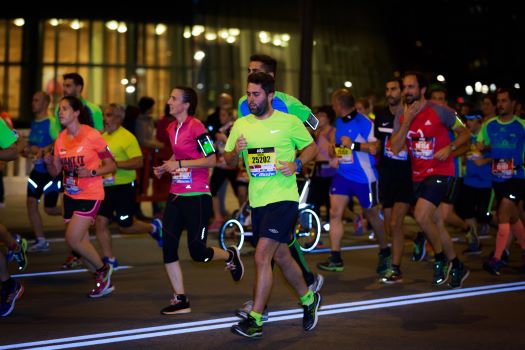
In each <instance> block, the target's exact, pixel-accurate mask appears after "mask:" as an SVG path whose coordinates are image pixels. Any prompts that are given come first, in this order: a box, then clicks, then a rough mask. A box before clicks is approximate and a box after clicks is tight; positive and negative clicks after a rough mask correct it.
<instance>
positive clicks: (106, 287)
mask: <svg viewBox="0 0 525 350" xmlns="http://www.w3.org/2000/svg"><path fill="white" fill-rule="evenodd" d="M112 273H113V266H111V265H110V264H105V265H104V268H103V269H102V271H97V272H95V276H96V277H95V288H93V289H92V290H91V291H90V292H89V293H88V297H90V298H101V297H103V296H105V295H108V294H110V293H111V292H113V291H114V290H115V287H114V286H113V285H112V284H111V274H112Z"/></svg>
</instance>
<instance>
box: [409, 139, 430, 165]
mask: <svg viewBox="0 0 525 350" xmlns="http://www.w3.org/2000/svg"><path fill="white" fill-rule="evenodd" d="M410 142H411V146H412V156H413V157H414V158H417V159H426V160H430V159H433V158H434V146H435V143H436V139H435V138H434V137H420V138H417V139H412V140H411V141H410Z"/></svg>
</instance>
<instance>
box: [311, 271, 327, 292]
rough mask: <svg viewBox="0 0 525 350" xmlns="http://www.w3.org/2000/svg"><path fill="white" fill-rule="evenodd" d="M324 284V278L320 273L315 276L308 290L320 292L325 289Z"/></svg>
mask: <svg viewBox="0 0 525 350" xmlns="http://www.w3.org/2000/svg"><path fill="white" fill-rule="evenodd" d="M323 284H324V277H323V275H321V274H320V273H316V274H314V281H313V282H312V283H311V284H309V285H308V289H309V290H311V291H312V292H314V293H317V292H318V291H320V290H321V288H323Z"/></svg>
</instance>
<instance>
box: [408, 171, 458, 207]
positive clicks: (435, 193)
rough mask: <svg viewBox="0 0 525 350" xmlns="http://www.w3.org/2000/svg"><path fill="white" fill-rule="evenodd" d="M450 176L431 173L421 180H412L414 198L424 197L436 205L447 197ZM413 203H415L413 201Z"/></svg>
mask: <svg viewBox="0 0 525 350" xmlns="http://www.w3.org/2000/svg"><path fill="white" fill-rule="evenodd" d="M450 179H451V177H449V176H440V175H432V176H429V177H427V178H426V179H424V180H423V181H421V182H414V198H415V200H416V201H417V200H418V199H419V198H424V199H426V200H427V201H429V202H431V203H432V204H434V205H435V206H436V207H437V206H439V204H440V203H441V202H443V201H444V199H445V198H446V197H447V194H448V192H449V181H450ZM414 204H415V203H414Z"/></svg>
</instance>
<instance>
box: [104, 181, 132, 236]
mask: <svg viewBox="0 0 525 350" xmlns="http://www.w3.org/2000/svg"><path fill="white" fill-rule="evenodd" d="M104 194H105V197H104V200H103V201H102V204H101V205H100V210H99V211H98V215H101V216H103V217H105V218H108V219H110V220H111V219H113V218H115V220H116V222H117V223H118V225H119V226H120V227H130V226H131V225H133V213H134V211H135V187H134V186H133V184H132V183H129V184H125V185H114V186H106V187H104Z"/></svg>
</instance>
